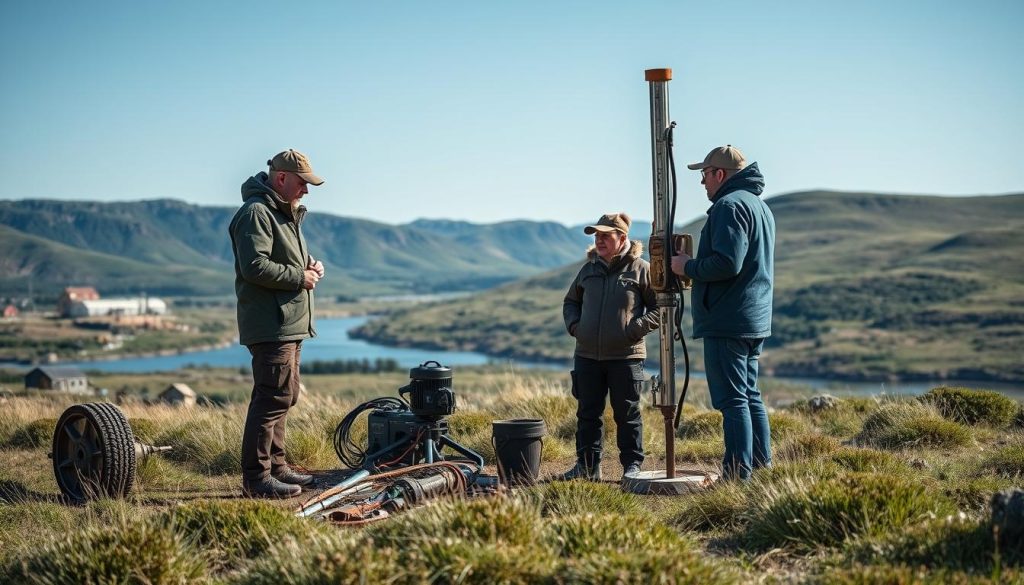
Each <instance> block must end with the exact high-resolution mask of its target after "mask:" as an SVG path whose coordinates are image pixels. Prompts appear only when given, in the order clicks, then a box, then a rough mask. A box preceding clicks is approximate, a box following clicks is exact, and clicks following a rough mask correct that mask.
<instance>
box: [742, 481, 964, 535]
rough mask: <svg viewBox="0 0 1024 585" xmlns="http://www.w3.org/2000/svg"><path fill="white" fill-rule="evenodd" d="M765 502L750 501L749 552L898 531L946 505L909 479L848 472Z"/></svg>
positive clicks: (784, 489)
mask: <svg viewBox="0 0 1024 585" xmlns="http://www.w3.org/2000/svg"><path fill="white" fill-rule="evenodd" d="M767 495H768V497H766V498H751V503H752V504H753V509H752V510H751V512H750V515H749V523H750V527H749V529H748V532H747V541H748V543H749V544H750V545H751V546H752V547H754V548H755V549H769V548H774V547H782V548H789V549H794V550H797V551H802V552H808V551H812V550H814V549H816V548H817V547H819V546H836V545H838V544H841V543H843V542H844V541H846V540H847V539H848V538H850V537H854V536H872V535H878V534H883V533H885V532H888V531H892V530H902V529H904V528H905V527H906V526H908V525H909V524H912V523H914V522H917V521H919V520H921V519H923V518H925V517H927V516H928V515H930V514H935V513H943V514H944V513H945V512H947V511H949V510H951V509H952V506H951V505H950V504H949V502H948V501H946V500H945V499H944V498H941V497H940V496H937V495H934V494H932V493H930V492H928V491H927V490H926V489H925V487H924V486H923V485H922V484H921V482H919V481H915V480H914V479H913V478H908V477H903V476H896V475H885V474H878V473H848V474H845V475H841V476H839V477H836V478H832V479H824V480H820V481H818V482H816V483H813V484H812V485H810V486H806V485H803V483H802V482H799V481H795V482H790V483H788V484H786V485H783V486H781V489H780V490H779V491H778V492H777V493H775V494H771V493H768V494H767Z"/></svg>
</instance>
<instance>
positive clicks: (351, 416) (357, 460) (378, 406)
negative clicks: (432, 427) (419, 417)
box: [334, 396, 409, 469]
mask: <svg viewBox="0 0 1024 585" xmlns="http://www.w3.org/2000/svg"><path fill="white" fill-rule="evenodd" d="M367 410H386V411H395V412H401V411H407V410H409V404H408V403H407V402H406V401H404V400H402V399H400V398H391V397H387V396H385V397H383V398H374V399H373V400H370V401H368V402H364V403H362V404H360V405H359V406H357V407H355V408H353V409H352V411H351V412H349V413H348V414H346V415H345V418H343V419H341V422H340V423H338V426H337V427H336V428H335V429H334V452H335V453H337V454H338V459H340V460H341V462H342V463H344V464H345V465H347V466H348V468H349V469H360V468H361V467H362V466H363V463H364V462H365V460H366V451H364V450H363V449H361V448H360V447H359V445H356V444H355V443H354V442H353V441H352V438H351V433H352V425H353V424H355V422H356V418H358V417H359V415H360V414H362V413H363V412H364V411H367Z"/></svg>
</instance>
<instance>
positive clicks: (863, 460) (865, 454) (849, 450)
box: [830, 447, 909, 474]
mask: <svg viewBox="0 0 1024 585" xmlns="http://www.w3.org/2000/svg"><path fill="white" fill-rule="evenodd" d="M830 460H831V461H833V462H834V463H836V464H838V465H840V466H842V467H843V468H844V469H847V470H849V471H877V472H886V473H894V474H899V473H906V472H907V471H909V467H907V464H906V463H904V462H903V461H900V460H899V459H897V458H896V456H895V455H893V454H892V453H889V452H888V451H878V450H876V449H868V448H857V447H841V448H840V449H839V450H837V451H836V452H835V453H832V455H831V457H830Z"/></svg>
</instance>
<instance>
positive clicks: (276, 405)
mask: <svg viewBox="0 0 1024 585" xmlns="http://www.w3.org/2000/svg"><path fill="white" fill-rule="evenodd" d="M248 347H249V353H251V354H252V378H253V387H252V398H251V399H250V400H249V413H248V415H247V416H246V418H245V430H244V431H243V432H242V479H243V481H246V482H257V481H261V480H264V479H266V478H267V476H269V475H271V474H277V473H278V472H280V471H282V470H283V469H285V468H286V467H287V463H285V460H284V423H285V419H286V418H287V417H288V409H289V408H291V407H292V406H295V403H296V402H298V400H299V356H300V354H301V353H302V342H301V341H281V342H270V343H254V344H252V345H250V346H248Z"/></svg>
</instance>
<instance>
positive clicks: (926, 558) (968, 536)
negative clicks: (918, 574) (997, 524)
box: [847, 517, 1024, 574]
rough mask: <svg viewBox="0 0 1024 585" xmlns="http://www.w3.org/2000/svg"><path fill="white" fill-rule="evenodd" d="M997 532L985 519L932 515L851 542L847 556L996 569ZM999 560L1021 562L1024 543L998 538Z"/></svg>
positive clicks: (978, 571) (977, 570)
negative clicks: (912, 523) (926, 519)
mask: <svg viewBox="0 0 1024 585" xmlns="http://www.w3.org/2000/svg"><path fill="white" fill-rule="evenodd" d="M996 540H997V538H996V532H995V531H994V530H993V527H992V524H991V523H990V522H989V520H988V519H984V520H968V519H960V518H956V517H945V518H935V519H931V520H928V521H926V522H923V523H921V524H918V525H916V526H908V527H907V528H906V529H905V530H900V531H896V532H893V533H891V534H887V535H884V536H882V537H879V538H871V539H866V540H864V541H862V542H857V543H854V544H853V545H852V546H850V547H849V550H848V551H847V558H848V559H850V560H853V561H856V562H863V563H875V564H880V563H887V564H893V565H911V566H917V565H927V566H929V567H933V568H944V569H951V570H957V571H970V572H972V573H975V574H991V573H992V571H993V569H995V559H996V554H995V552H996ZM999 549H1000V550H999V563H1000V564H1001V565H1002V566H1006V567H1018V568H1019V567H1021V566H1022V565H1024V546H1022V545H1021V544H1020V543H1013V542H1006V541H1005V540H1001V541H1000V542H999Z"/></svg>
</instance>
